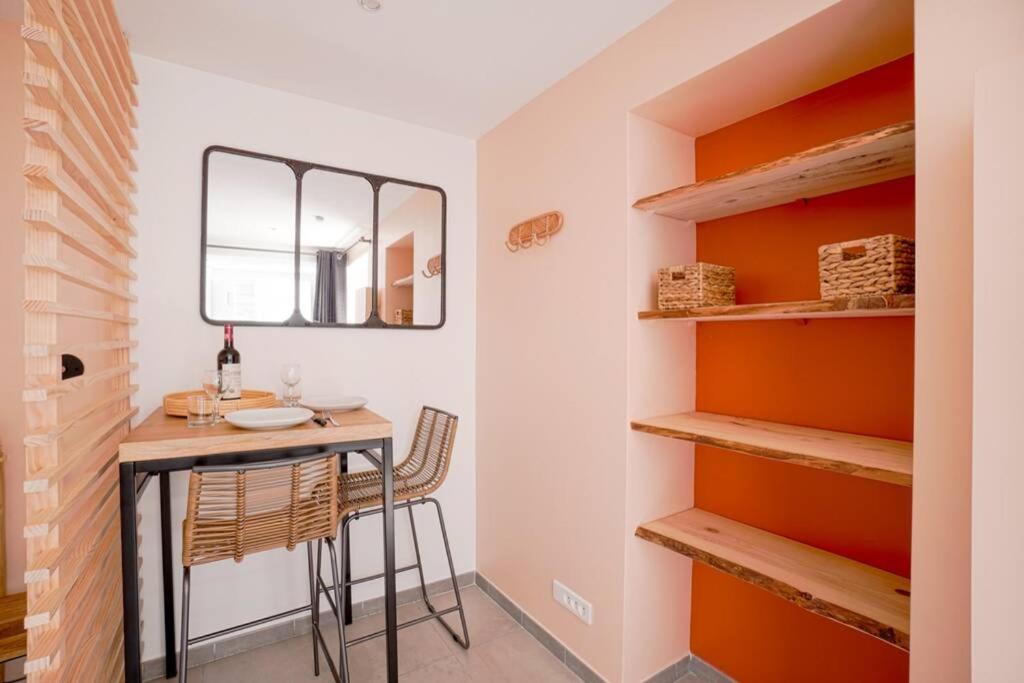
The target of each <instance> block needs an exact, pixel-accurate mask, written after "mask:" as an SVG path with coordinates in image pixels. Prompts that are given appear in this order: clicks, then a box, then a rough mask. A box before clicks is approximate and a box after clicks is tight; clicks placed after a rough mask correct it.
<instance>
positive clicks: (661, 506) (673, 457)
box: [622, 114, 696, 681]
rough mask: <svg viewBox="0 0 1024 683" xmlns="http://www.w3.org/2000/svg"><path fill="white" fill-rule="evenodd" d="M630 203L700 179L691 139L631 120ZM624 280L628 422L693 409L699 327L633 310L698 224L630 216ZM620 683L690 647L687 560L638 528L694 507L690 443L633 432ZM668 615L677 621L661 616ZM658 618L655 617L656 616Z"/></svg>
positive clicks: (645, 305)
mask: <svg viewBox="0 0 1024 683" xmlns="http://www.w3.org/2000/svg"><path fill="white" fill-rule="evenodd" d="M628 136H629V137H628V147H629V150H628V160H629V165H628V171H629V174H628V179H627V182H628V189H627V196H629V197H645V196H647V195H651V194H654V193H655V192H660V191H662V190H664V189H665V188H666V187H675V186H678V185H683V184H686V183H691V182H693V181H694V139H693V138H692V137H690V136H688V135H684V134H682V133H680V132H678V131H675V130H672V129H671V128H667V127H665V126H663V125H660V124H658V123H655V122H653V121H651V120H649V119H646V118H643V117H641V116H637V115H635V114H631V115H630V116H629V122H628ZM627 230H628V231H629V232H628V234H629V247H628V254H629V259H628V263H627V270H628V274H627V278H626V281H627V282H628V285H629V293H628V299H627V316H626V317H627V320H628V321H629V322H628V325H627V327H626V331H627V351H626V354H627V357H628V358H629V359H630V362H629V365H628V376H627V392H626V395H627V410H626V412H627V414H628V415H629V416H631V417H637V418H641V417H651V416H654V415H665V414H666V413H674V412H679V411H683V410H693V408H694V407H695V397H694V393H695V388H696V376H695V353H696V335H695V331H696V330H695V326H694V325H689V324H685V323H684V324H680V325H677V324H671V323H670V324H668V325H662V324H658V323H655V324H653V325H652V324H651V323H650V322H648V321H641V320H638V319H637V317H636V315H635V314H634V315H630V314H629V312H635V311H642V310H643V311H647V310H652V309H655V308H657V306H658V302H657V276H656V274H657V271H658V268H660V267H663V266H666V265H671V264H673V263H691V262H693V261H694V260H695V256H696V243H695V241H696V233H695V228H694V226H693V224H692V223H681V222H680V221H677V220H674V219H672V218H665V217H664V216H657V215H654V214H646V213H643V212H640V211H630V212H629V214H628V217H627ZM625 468H626V470H625V482H626V510H625V535H626V538H625V558H626V563H625V568H626V569H625V575H624V577H623V597H624V602H623V611H624V613H623V634H622V647H623V680H626V681H634V680H643V679H644V678H647V677H648V676H650V674H651V673H653V672H656V671H661V670H662V669H664V668H666V667H667V666H669V665H670V664H672V663H674V662H677V661H679V659H680V658H681V657H682V656H683V655H685V654H686V653H687V652H689V649H690V569H691V567H692V563H691V562H690V561H689V560H687V559H686V558H684V557H683V556H681V555H677V554H676V553H670V552H665V550H664V549H663V548H660V547H658V546H655V545H653V544H651V543H648V542H647V541H642V540H640V539H638V538H636V536H635V535H634V530H635V529H636V528H637V526H639V525H640V524H642V523H644V522H647V521H650V520H652V519H658V518H661V517H665V516H667V515H670V514H673V513H676V512H679V511H680V510H685V509H687V508H689V507H692V506H693V445H692V444H689V443H686V442H682V441H673V440H669V439H662V438H659V437H655V436H651V435H648V434H640V433H638V432H633V431H629V432H628V433H627V435H626V460H625ZM667 614H671V615H672V617H671V618H658V615H667ZM652 616H653V617H654V618H652Z"/></svg>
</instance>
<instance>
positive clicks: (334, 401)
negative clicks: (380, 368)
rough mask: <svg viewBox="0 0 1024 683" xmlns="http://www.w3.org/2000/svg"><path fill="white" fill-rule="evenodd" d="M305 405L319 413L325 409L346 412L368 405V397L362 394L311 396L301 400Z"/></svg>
mask: <svg viewBox="0 0 1024 683" xmlns="http://www.w3.org/2000/svg"><path fill="white" fill-rule="evenodd" d="M299 403H301V404H302V405H303V406H305V407H306V408H309V409H310V410H315V411H316V412H318V413H322V412H324V411H330V412H338V413H344V412H347V411H349V410H359V409H360V408H362V407H363V406H365V405H366V399H365V398H363V397H362V396H338V395H324V396H310V397H308V398H304V399H302V400H301V401H299Z"/></svg>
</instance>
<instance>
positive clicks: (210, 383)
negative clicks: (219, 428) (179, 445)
mask: <svg viewBox="0 0 1024 683" xmlns="http://www.w3.org/2000/svg"><path fill="white" fill-rule="evenodd" d="M223 379H224V378H223V376H222V375H221V372H220V370H205V371H204V372H203V391H205V392H206V395H207V396H209V397H210V398H211V399H213V424H217V423H218V422H220V399H221V397H222V396H223V395H224V392H225V391H227V387H226V386H224V381H223Z"/></svg>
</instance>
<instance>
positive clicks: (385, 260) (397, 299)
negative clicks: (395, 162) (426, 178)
mask: <svg viewBox="0 0 1024 683" xmlns="http://www.w3.org/2000/svg"><path fill="white" fill-rule="evenodd" d="M443 211H444V207H443V202H442V196H441V193H440V192H438V191H437V190H427V189H423V188H419V187H415V186H412V185H405V184H402V183H398V182H387V183H385V184H384V185H382V186H381V188H380V216H379V226H378V230H377V234H378V240H379V241H380V245H381V247H380V253H379V255H378V258H379V263H378V269H379V271H378V272H379V273H380V276H379V278H378V287H379V290H380V291H379V295H378V296H379V301H380V304H379V309H380V317H381V318H382V319H383V320H384V322H386V323H388V324H389V325H401V326H408V325H437V324H439V323H440V322H441V292H442V287H441V282H442V279H443V277H442V274H441V272H440V255H441V248H442V234H441V226H442V223H443Z"/></svg>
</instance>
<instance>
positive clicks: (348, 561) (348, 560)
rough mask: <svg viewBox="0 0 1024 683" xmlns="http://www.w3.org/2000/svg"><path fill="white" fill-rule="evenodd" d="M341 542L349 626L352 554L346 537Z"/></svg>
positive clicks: (344, 455) (343, 460) (344, 470)
mask: <svg viewBox="0 0 1024 683" xmlns="http://www.w3.org/2000/svg"><path fill="white" fill-rule="evenodd" d="M341 473H342V474H348V453H342V454H341ZM344 521H345V520H343V519H342V520H338V523H339V524H340V523H343V522H344ZM341 542H342V544H343V545H344V548H342V551H341V555H342V557H343V558H344V566H343V567H342V568H341V571H343V572H344V573H345V596H344V598H343V600H344V601H345V625H346V626H350V625H351V624H352V586H351V585H349V582H350V581H351V580H352V553H350V552H349V550H350V548H349V541H348V537H345V538H344V539H342V541H341Z"/></svg>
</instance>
